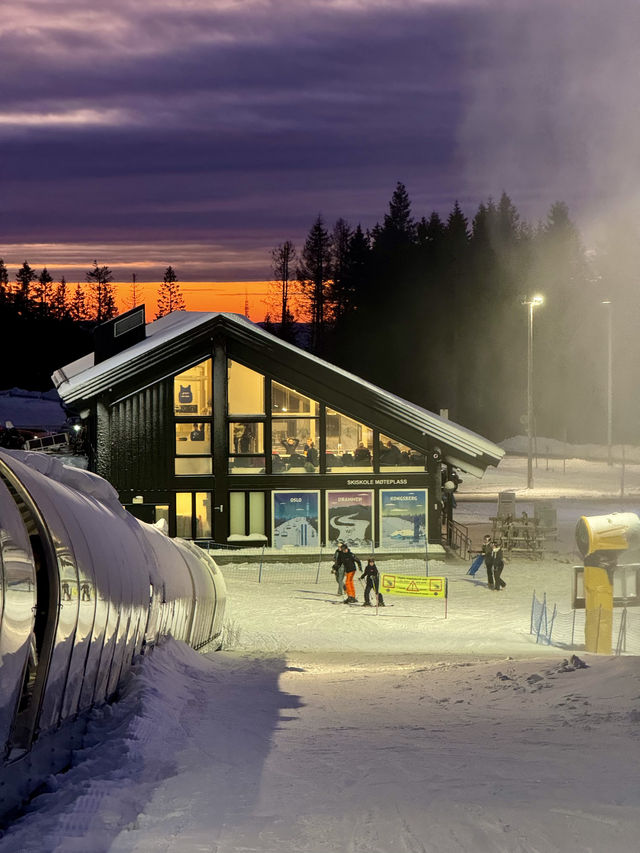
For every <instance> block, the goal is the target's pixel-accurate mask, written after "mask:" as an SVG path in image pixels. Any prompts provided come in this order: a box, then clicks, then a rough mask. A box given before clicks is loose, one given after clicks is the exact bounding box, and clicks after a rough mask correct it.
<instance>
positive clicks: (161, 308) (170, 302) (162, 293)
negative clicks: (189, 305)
mask: <svg viewBox="0 0 640 853" xmlns="http://www.w3.org/2000/svg"><path fill="white" fill-rule="evenodd" d="M173 311H186V306H185V302H184V297H183V295H182V291H181V290H180V285H179V284H178V276H177V275H176V273H175V270H174V269H173V267H170V266H169V267H167V268H166V270H165V271H164V278H163V279H162V284H161V285H160V289H159V290H158V311H157V313H156V320H159V319H160V317H164V316H166V315H167V314H171V313H172V312H173Z"/></svg>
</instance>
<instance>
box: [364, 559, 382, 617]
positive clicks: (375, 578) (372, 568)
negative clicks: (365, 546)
mask: <svg viewBox="0 0 640 853" xmlns="http://www.w3.org/2000/svg"><path fill="white" fill-rule="evenodd" d="M363 578H366V579H367V583H366V585H365V588H364V604H363V605H362V606H363V607H371V602H370V601H369V596H370V595H371V590H372V589H373V590H375V593H376V597H377V600H378V606H379V607H384V599H383V597H382V594H381V592H380V572H379V571H378V567H377V566H376V561H375V560H374V558H373V557H369V559H368V560H367V565H366V566H365V567H364V571H363V573H362V574H361V575H360V580H362V579H363Z"/></svg>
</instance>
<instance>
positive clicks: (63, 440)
mask: <svg viewBox="0 0 640 853" xmlns="http://www.w3.org/2000/svg"><path fill="white" fill-rule="evenodd" d="M68 444H69V434H68V433H66V432H56V433H54V434H53V435H43V436H42V437H41V438H30V439H29V440H28V441H25V450H60V449H61V448H62V447H65V446H66V445H68Z"/></svg>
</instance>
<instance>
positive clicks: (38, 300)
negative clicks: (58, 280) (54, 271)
mask: <svg viewBox="0 0 640 853" xmlns="http://www.w3.org/2000/svg"><path fill="white" fill-rule="evenodd" d="M52 284H53V276H52V275H51V273H50V272H49V270H48V269H47V268H46V267H43V269H42V272H41V273H40V275H39V276H38V278H37V283H36V284H35V285H34V287H33V301H34V303H35V304H36V306H37V309H38V312H39V313H40V314H41V315H42V314H46V313H48V312H49V303H50V301H51V296H52V288H51V285H52Z"/></svg>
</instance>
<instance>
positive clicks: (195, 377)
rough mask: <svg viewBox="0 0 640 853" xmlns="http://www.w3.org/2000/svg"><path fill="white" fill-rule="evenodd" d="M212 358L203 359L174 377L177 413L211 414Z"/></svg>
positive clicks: (174, 402) (174, 406)
mask: <svg viewBox="0 0 640 853" xmlns="http://www.w3.org/2000/svg"><path fill="white" fill-rule="evenodd" d="M211 375H212V360H211V359H210V358H208V359H206V361H201V362H200V364H196V365H194V366H193V367H190V368H189V369H188V370H185V371H183V372H182V373H179V374H178V375H177V376H175V377H174V379H173V409H174V414H175V415H185V416H186V415H202V416H210V415H211V405H212V404H211V401H212V399H213V396H212V385H211Z"/></svg>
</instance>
